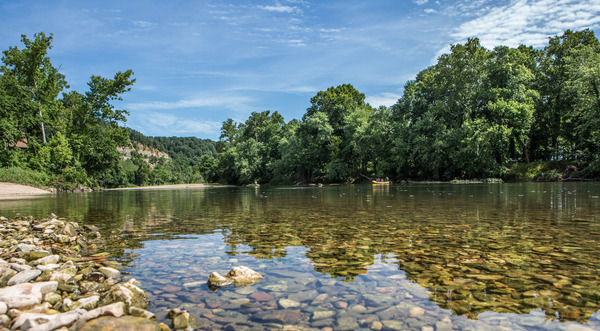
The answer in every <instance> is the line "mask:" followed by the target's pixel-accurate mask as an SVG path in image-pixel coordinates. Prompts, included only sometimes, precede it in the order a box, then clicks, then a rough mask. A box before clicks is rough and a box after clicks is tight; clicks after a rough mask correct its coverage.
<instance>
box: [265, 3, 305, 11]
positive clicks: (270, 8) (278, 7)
mask: <svg viewBox="0 0 600 331" xmlns="http://www.w3.org/2000/svg"><path fill="white" fill-rule="evenodd" d="M260 8H262V9H264V10H268V11H274V12H278V13H293V12H295V11H297V10H298V8H297V7H290V6H282V5H280V4H277V5H275V6H261V7H260Z"/></svg>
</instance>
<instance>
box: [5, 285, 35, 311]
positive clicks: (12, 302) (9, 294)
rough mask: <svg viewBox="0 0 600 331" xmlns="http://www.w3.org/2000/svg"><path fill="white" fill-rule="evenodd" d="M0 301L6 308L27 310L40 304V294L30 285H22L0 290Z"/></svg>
mask: <svg viewBox="0 0 600 331" xmlns="http://www.w3.org/2000/svg"><path fill="white" fill-rule="evenodd" d="M0 301H2V302H4V303H6V305H7V306H8V308H17V309H22V308H27V307H31V306H34V305H38V304H40V303H41V302H42V292H41V291H40V288H39V287H38V286H34V285H33V284H32V283H23V284H19V285H15V286H11V287H5V288H2V289H0Z"/></svg>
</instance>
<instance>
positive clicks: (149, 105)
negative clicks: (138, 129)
mask: <svg viewBox="0 0 600 331" xmlns="http://www.w3.org/2000/svg"><path fill="white" fill-rule="evenodd" d="M251 101H252V99H251V98H247V97H243V96H231V95H218V96H200V97H194V98H190V99H181V100H177V101H149V102H138V103H130V104H128V105H127V107H128V108H129V109H131V110H171V109H182V108H203V107H222V108H225V109H229V110H236V111H244V110H246V109H248V108H251V106H249V103H250V102H251Z"/></svg>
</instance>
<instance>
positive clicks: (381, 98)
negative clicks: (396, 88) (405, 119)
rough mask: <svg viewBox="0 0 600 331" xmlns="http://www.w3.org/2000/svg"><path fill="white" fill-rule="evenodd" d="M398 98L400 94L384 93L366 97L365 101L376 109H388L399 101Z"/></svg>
mask: <svg viewBox="0 0 600 331" xmlns="http://www.w3.org/2000/svg"><path fill="white" fill-rule="evenodd" d="M400 97H402V93H391V92H384V93H380V94H376V95H372V96H367V97H366V98H365V99H366V101H367V102H368V103H369V104H370V105H371V106H373V107H376V108H377V107H379V106H387V107H389V106H391V105H393V104H395V103H396V102H397V101H398V99H400Z"/></svg>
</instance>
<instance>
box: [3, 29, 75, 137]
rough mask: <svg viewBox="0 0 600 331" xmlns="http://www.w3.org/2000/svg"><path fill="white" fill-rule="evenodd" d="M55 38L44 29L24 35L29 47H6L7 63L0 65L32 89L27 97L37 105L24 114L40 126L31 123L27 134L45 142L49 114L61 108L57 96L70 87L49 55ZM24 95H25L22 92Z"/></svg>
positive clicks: (22, 84)
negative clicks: (46, 122)
mask: <svg viewBox="0 0 600 331" xmlns="http://www.w3.org/2000/svg"><path fill="white" fill-rule="evenodd" d="M52 39H53V36H52V34H50V35H46V34H45V33H43V32H40V33H36V34H35V35H34V39H33V40H30V39H29V38H27V36H25V35H22V36H21V42H22V43H23V45H24V46H25V47H24V48H23V49H19V48H17V47H9V49H8V50H5V51H3V52H2V53H3V55H4V56H3V57H2V62H3V63H4V65H3V66H2V67H0V71H1V72H2V74H3V75H6V76H11V77H14V78H15V79H16V81H17V82H18V84H19V85H20V86H22V87H24V88H25V89H26V90H27V91H28V92H29V93H28V95H27V98H26V100H30V101H32V102H33V103H34V105H35V106H34V107H26V108H25V109H23V110H22V111H24V113H23V114H22V116H23V117H25V118H26V120H25V121H24V122H26V123H32V122H36V123H37V125H39V130H35V129H34V128H33V127H29V126H28V127H27V128H26V130H27V132H26V134H27V135H29V136H36V137H40V138H41V140H42V141H43V142H44V143H46V141H47V139H46V129H45V125H44V121H45V120H46V119H45V118H46V117H48V116H52V113H53V112H57V111H58V107H59V102H58V100H57V97H58V95H59V94H60V92H62V90H63V89H64V88H67V87H68V85H67V82H66V81H65V77H64V75H62V74H61V73H59V71H58V69H57V68H56V67H54V66H53V65H52V63H51V62H50V58H49V57H48V52H49V50H50V49H52ZM21 96H22V97H24V95H23V94H22V93H21ZM33 118H35V120H33Z"/></svg>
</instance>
